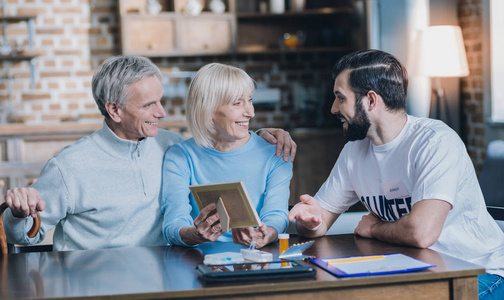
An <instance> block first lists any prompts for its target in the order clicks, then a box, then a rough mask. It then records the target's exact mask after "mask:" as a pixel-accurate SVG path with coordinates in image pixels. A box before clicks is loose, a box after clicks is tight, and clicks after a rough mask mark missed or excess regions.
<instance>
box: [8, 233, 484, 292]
mask: <svg viewBox="0 0 504 300" xmlns="http://www.w3.org/2000/svg"><path fill="white" fill-rule="evenodd" d="M299 241H306V240H304V239H300V238H297V237H291V240H290V243H291V245H292V243H294V242H299ZM242 248H243V246H239V245H235V244H233V243H206V244H202V245H200V246H198V247H196V248H185V247H175V246H174V247H168V246H166V247H164V246H160V247H137V248H115V249H101V250H82V251H68V252H40V253H21V254H9V255H7V256H4V257H0V298H2V299H5V298H8V299H26V298H44V299H51V298H116V297H119V296H120V297H122V298H127V299H140V298H188V299H192V298H196V297H204V298H207V297H210V298H212V297H214V298H216V299H218V298H222V297H231V298H232V297H237V298H241V297H243V296H250V295H256V294H258V293H259V294H260V296H261V298H262V297H264V296H271V295H273V296H274V295H280V294H282V293H295V295H305V294H306V293H310V294H313V293H319V292H330V291H337V290H343V291H348V290H351V289H352V288H354V289H356V290H357V289H358V290H363V289H366V288H370V287H373V286H376V287H381V286H383V287H390V286H394V285H395V286H401V285H410V284H413V283H418V282H420V283H426V282H436V281H440V282H441V281H443V280H445V281H446V284H444V283H443V284H441V285H440V286H441V287H445V286H446V292H444V293H445V294H446V293H449V292H450V289H451V290H453V289H454V287H450V286H453V285H452V284H451V283H449V281H448V280H454V279H455V280H456V279H464V278H470V279H471V281H469V282H470V283H471V285H474V283H477V281H475V278H476V275H478V274H483V273H484V271H485V270H484V269H483V268H481V267H479V266H476V265H474V264H470V263H468V262H464V261H461V260H458V259H456V258H453V257H450V256H447V255H442V254H439V253H437V252H435V251H433V250H429V249H416V248H408V247H400V246H395V245H391V244H387V243H383V242H380V241H377V240H374V239H364V238H359V237H357V236H354V235H352V234H347V235H333V236H325V237H322V238H319V239H316V242H315V244H314V245H313V246H312V247H311V248H309V249H308V250H307V251H305V254H307V255H314V256H317V257H338V256H352V255H372V254H389V253H398V252H399V253H403V254H405V255H408V256H411V257H413V258H417V259H420V260H423V261H425V262H428V263H431V264H435V265H436V267H434V268H430V269H427V270H422V271H417V272H411V273H403V274H394V275H382V276H369V277H357V278H338V277H335V276H333V275H331V274H329V273H327V272H325V271H324V270H322V269H317V276H316V278H300V279H279V280H268V281H253V282H247V283H246V284H244V283H226V284H207V285H205V284H203V282H201V281H200V280H199V279H198V277H197V274H196V272H195V268H196V266H197V265H198V264H201V263H202V262H203V258H204V255H205V254H211V253H219V252H227V251H233V252H239V250H240V249H242ZM263 250H266V251H269V252H271V253H273V254H274V257H275V258H277V257H278V244H277V243H275V244H272V245H270V246H267V247H265V248H263ZM473 279H474V280H473ZM462 287H463V286H462ZM443 289H444V288H443ZM476 289H477V286H476ZM410 291H411V290H410ZM413 291H414V289H413ZM476 291H477V290H476ZM427 292H428V290H426V291H424V292H421V293H422V294H424V293H427ZM373 293H374V292H373ZM293 295H294V294H293ZM375 296H376V295H375ZM424 296H425V294H424ZM282 299H283V298H282ZM289 299H290V298H289ZM370 299H380V298H376V297H375V298H370ZM429 299H431V298H429Z"/></svg>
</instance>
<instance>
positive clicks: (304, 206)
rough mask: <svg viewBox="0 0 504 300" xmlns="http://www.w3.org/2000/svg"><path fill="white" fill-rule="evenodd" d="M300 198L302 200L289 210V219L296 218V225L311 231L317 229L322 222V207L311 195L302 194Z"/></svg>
mask: <svg viewBox="0 0 504 300" xmlns="http://www.w3.org/2000/svg"><path fill="white" fill-rule="evenodd" d="M299 199H300V200H301V202H299V203H298V204H296V205H294V207H293V208H292V209H291V210H290V212H289V215H288V218H289V221H292V220H294V219H296V225H301V226H302V227H303V228H305V229H307V230H310V231H315V230H317V229H318V228H319V227H320V225H321V224H322V207H320V204H319V203H318V202H317V200H315V198H313V197H312V196H310V195H306V194H305V195H302V196H301V197H299Z"/></svg>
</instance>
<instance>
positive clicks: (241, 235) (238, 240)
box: [231, 223, 276, 248]
mask: <svg viewBox="0 0 504 300" xmlns="http://www.w3.org/2000/svg"><path fill="white" fill-rule="evenodd" d="M231 232H232V234H233V242H234V243H235V244H240V245H244V246H247V247H248V246H250V244H251V243H252V241H255V242H256V244H255V247H256V248H262V247H264V246H266V245H267V244H269V243H271V242H272V241H274V240H275V239H276V230H275V229H273V228H271V227H268V226H266V225H265V224H264V223H262V224H261V226H259V227H257V228H255V227H245V228H233V229H231Z"/></svg>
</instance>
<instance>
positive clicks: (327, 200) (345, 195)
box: [315, 143, 359, 214]
mask: <svg viewBox="0 0 504 300" xmlns="http://www.w3.org/2000/svg"><path fill="white" fill-rule="evenodd" d="M349 148H350V146H349V144H348V143H347V144H346V145H345V147H344V148H343V150H342V151H341V153H340V155H339V157H338V160H337V161H336V164H334V167H333V169H332V171H331V174H329V177H328V178H327V180H326V181H325V182H324V184H323V185H322V186H321V187H320V189H319V190H318V192H317V194H315V199H316V200H317V201H318V202H319V203H320V205H321V206H322V208H324V209H326V210H328V211H330V212H333V213H336V214H341V213H344V212H345V211H346V210H347V209H348V208H349V207H350V206H352V205H354V204H355V203H357V201H359V198H358V197H357V194H356V193H355V189H354V187H353V185H352V182H351V181H350V177H349V175H348V154H349V152H350V150H349Z"/></svg>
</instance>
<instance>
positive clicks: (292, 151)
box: [259, 128, 297, 162]
mask: <svg viewBox="0 0 504 300" xmlns="http://www.w3.org/2000/svg"><path fill="white" fill-rule="evenodd" d="M259 136H260V137H262V138H263V139H265V140H266V141H268V142H269V143H270V144H274V145H275V144H276V146H277V148H276V156H277V157H280V155H282V151H283V160H284V161H286V162H287V161H289V156H290V160H291V161H294V157H296V150H297V145H296V143H295V142H294V140H293V139H292V137H291V136H290V134H289V132H288V131H285V130H283V129H281V128H262V129H261V131H259Z"/></svg>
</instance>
